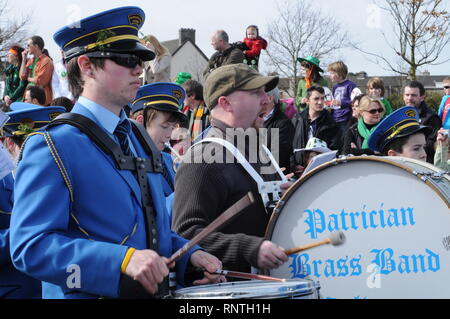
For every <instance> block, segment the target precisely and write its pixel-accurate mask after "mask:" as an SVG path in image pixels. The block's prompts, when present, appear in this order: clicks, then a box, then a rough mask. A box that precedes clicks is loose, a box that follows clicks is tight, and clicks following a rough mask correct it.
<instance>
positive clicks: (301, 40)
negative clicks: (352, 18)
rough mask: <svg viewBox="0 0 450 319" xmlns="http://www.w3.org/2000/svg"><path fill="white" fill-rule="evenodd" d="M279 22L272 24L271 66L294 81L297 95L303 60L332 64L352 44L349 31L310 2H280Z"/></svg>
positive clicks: (306, 0) (276, 20) (278, 10)
mask: <svg viewBox="0 0 450 319" xmlns="http://www.w3.org/2000/svg"><path fill="white" fill-rule="evenodd" d="M276 5H277V13H278V15H277V16H275V19H274V20H273V21H271V22H270V23H269V24H268V27H267V29H268V34H267V38H268V40H269V47H268V50H267V56H268V60H269V62H268V63H269V64H270V65H271V66H272V67H274V69H275V70H272V71H276V72H277V73H279V74H281V75H284V76H285V77H287V78H289V79H291V85H292V86H293V89H294V94H295V95H296V94H297V83H298V81H299V80H300V75H299V73H300V72H299V70H300V63H299V62H298V61H297V59H298V58H299V57H303V56H309V55H311V56H315V57H317V58H319V59H323V58H324V57H326V58H327V60H328V61H329V60H330V59H331V58H332V57H333V56H334V55H335V53H336V51H337V50H339V49H342V48H344V47H348V46H350V44H351V41H350V37H349V34H348V32H347V31H346V30H345V28H344V27H343V25H342V24H341V23H340V22H338V21H337V20H336V19H335V18H334V17H332V16H328V15H325V14H323V13H322V11H321V10H320V9H319V8H317V6H316V5H314V3H313V2H311V1H308V0H297V1H295V3H293V2H292V1H285V2H284V3H279V2H277V4H276Z"/></svg>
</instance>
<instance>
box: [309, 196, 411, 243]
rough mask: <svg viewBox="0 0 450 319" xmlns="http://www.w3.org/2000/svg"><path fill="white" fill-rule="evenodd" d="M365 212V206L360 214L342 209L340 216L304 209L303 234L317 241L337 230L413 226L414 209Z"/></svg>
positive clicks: (318, 210) (401, 208)
mask: <svg viewBox="0 0 450 319" xmlns="http://www.w3.org/2000/svg"><path fill="white" fill-rule="evenodd" d="M383 206H384V204H381V205H380V209H378V210H372V211H367V207H366V205H364V206H363V209H362V210H361V211H360V212H348V210H346V209H342V211H341V213H340V214H333V213H329V214H326V213H324V212H323V211H322V210H321V209H318V208H316V209H306V210H305V211H304V213H305V216H306V218H305V219H304V222H305V224H306V226H307V227H306V231H305V234H306V235H308V236H309V237H310V238H311V239H317V238H318V235H319V234H321V233H324V232H334V231H339V230H344V231H347V230H349V229H351V230H354V231H358V230H367V229H377V228H383V229H384V228H399V227H408V226H414V225H415V224H416V221H415V220H414V208H411V207H408V208H404V207H400V208H398V209H397V208H389V209H387V210H385V209H383Z"/></svg>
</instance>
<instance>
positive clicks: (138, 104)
mask: <svg viewBox="0 0 450 319" xmlns="http://www.w3.org/2000/svg"><path fill="white" fill-rule="evenodd" d="M185 97H186V93H185V91H184V89H183V88H182V87H181V86H179V85H177V84H174V83H164V82H157V83H152V84H147V85H144V86H142V87H141V88H140V89H139V90H138V92H137V95H136V99H135V100H134V102H133V103H132V117H133V118H135V119H136V121H137V122H138V123H140V124H142V125H143V126H144V127H145V129H146V131H147V133H148V134H149V136H150V138H151V139H152V141H153V142H154V143H155V147H156V148H157V149H158V150H159V151H160V152H161V155H162V164H163V175H164V180H163V182H162V183H163V187H164V195H165V196H166V197H167V210H168V213H169V216H171V215H172V202H173V192H174V190H175V170H174V168H173V160H172V156H171V155H170V154H169V153H166V152H163V151H164V150H165V149H166V145H167V144H168V143H169V141H170V139H171V137H172V133H173V131H174V130H175V129H176V127H177V126H178V125H179V124H182V123H185V122H187V120H188V118H187V116H186V115H185V114H184V113H183V112H181V111H180V106H181V105H183V102H184V99H185Z"/></svg>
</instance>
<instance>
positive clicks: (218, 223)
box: [167, 193, 255, 265]
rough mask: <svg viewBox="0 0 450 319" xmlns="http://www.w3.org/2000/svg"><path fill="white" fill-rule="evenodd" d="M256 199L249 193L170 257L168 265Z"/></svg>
mask: <svg viewBox="0 0 450 319" xmlns="http://www.w3.org/2000/svg"><path fill="white" fill-rule="evenodd" d="M254 201H255V200H254V198H253V195H252V193H247V195H245V196H244V197H243V198H241V199H240V200H239V201H237V202H236V203H235V204H234V205H233V206H231V207H230V208H228V209H227V210H226V211H225V212H223V213H222V214H221V215H220V216H219V217H217V218H216V219H215V220H214V221H213V222H212V223H211V224H209V225H208V227H206V228H205V229H203V230H202V231H201V232H200V233H198V234H197V235H196V236H194V238H192V239H191V240H190V241H189V242H188V243H186V244H185V245H184V246H183V247H181V248H180V249H178V250H177V251H176V252H175V253H174V254H173V255H172V257H170V259H169V261H168V262H167V264H168V265H169V264H171V263H172V262H174V261H177V260H178V259H180V258H181V257H182V256H183V255H184V254H186V253H187V252H188V251H189V250H190V249H191V248H192V247H194V246H195V245H197V244H198V243H199V242H200V241H201V240H202V239H204V238H205V237H206V236H208V235H209V234H210V233H212V232H213V231H215V230H217V229H218V228H219V227H220V226H222V225H223V224H224V223H225V222H227V221H228V220H230V219H231V218H233V217H234V216H236V215H237V214H238V213H240V212H241V211H242V210H243V209H244V208H246V207H247V206H249V205H250V204H252V203H253V202H254Z"/></svg>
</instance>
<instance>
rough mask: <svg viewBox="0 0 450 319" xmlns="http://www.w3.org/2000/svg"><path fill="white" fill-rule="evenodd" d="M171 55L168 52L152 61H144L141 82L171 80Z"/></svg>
mask: <svg viewBox="0 0 450 319" xmlns="http://www.w3.org/2000/svg"><path fill="white" fill-rule="evenodd" d="M171 62H172V56H171V55H170V54H167V55H163V56H161V57H156V58H155V59H153V60H152V61H147V62H145V63H144V72H143V73H142V84H143V85H145V84H150V83H155V82H171V79H170V65H171Z"/></svg>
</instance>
